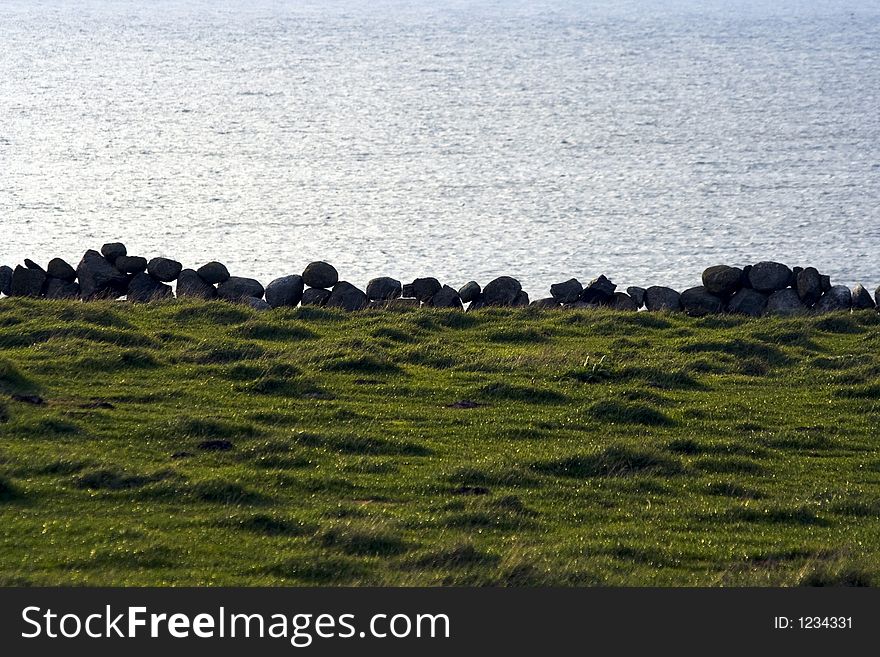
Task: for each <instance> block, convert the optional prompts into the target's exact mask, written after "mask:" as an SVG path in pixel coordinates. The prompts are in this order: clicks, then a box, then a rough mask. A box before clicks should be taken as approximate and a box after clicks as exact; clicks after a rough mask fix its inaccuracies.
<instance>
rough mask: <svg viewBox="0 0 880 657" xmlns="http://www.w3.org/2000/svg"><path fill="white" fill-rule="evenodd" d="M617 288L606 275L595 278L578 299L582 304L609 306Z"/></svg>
mask: <svg viewBox="0 0 880 657" xmlns="http://www.w3.org/2000/svg"><path fill="white" fill-rule="evenodd" d="M616 289H617V286H616V285H615V284H614V283H612V282H611V281H609V280H608V279H607V278H605V276H604V275H602V276H599V278H594V279H593V280H592V281H590V282H589V283H588V284H587V286H586V287H585V288H584V290H583V292H581V294H580V296H579V297H578V301H581V302H582V303H595V304H599V305H607V304H609V303H611V299H612V297H613V296H614V290H616Z"/></svg>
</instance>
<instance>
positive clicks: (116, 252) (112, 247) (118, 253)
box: [101, 242, 128, 264]
mask: <svg viewBox="0 0 880 657" xmlns="http://www.w3.org/2000/svg"><path fill="white" fill-rule="evenodd" d="M101 255H102V256H104V257H105V258H107V261H108V262H110V263H111V264H112V263H114V262H116V260H117V258H121V257H122V256H124V255H128V249H126V248H125V244H123V243H121V242H110V243H108V244H105V245H104V246H102V247H101Z"/></svg>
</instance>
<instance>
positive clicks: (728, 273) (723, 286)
mask: <svg viewBox="0 0 880 657" xmlns="http://www.w3.org/2000/svg"><path fill="white" fill-rule="evenodd" d="M742 278H743V270H742V269H740V268H739V267H730V266H728V265H714V266H712V267H707V268H706V269H705V270H704V271H703V287H704V288H705V289H706V292H708V293H709V294H712V295H714V296H716V297H722V298H725V299H726V298H728V297H730V296H732V295H733V294H734V293H735V292H736V291H737V290H738V289H740V287H742ZM694 289H696V288H694Z"/></svg>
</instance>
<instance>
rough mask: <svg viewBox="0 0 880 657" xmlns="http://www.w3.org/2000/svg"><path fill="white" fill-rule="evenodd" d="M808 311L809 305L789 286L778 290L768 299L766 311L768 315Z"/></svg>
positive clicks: (794, 313) (799, 313) (786, 314)
mask: <svg viewBox="0 0 880 657" xmlns="http://www.w3.org/2000/svg"><path fill="white" fill-rule="evenodd" d="M806 311H807V307H806V306H805V305H804V303H803V301H801V299H800V297H799V296H798V293H797V291H796V290H794V289H792V288H790V287H787V288H785V289H784V290H776V292H774V293H773V294H771V295H770V296H769V297H768V299H767V306H766V308H765V309H764V312H765V313H766V314H767V315H784V316H788V315H801V314H803V313H805V312H806Z"/></svg>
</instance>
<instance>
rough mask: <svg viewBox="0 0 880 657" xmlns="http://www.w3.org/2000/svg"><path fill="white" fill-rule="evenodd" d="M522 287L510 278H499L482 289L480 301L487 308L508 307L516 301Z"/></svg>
mask: <svg viewBox="0 0 880 657" xmlns="http://www.w3.org/2000/svg"><path fill="white" fill-rule="evenodd" d="M521 291H522V285H520V283H519V281H518V280H516V279H515V278H511V277H510V276H499V277H498V278H496V279H495V280H493V281H490V282H489V284H488V285H486V287H484V288H483V294H482V301H483V303H485V304H486V305H487V306H510V305H511V304H513V302H514V301H516V298H517V297H518V296H519V293H520V292H521Z"/></svg>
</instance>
